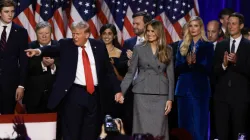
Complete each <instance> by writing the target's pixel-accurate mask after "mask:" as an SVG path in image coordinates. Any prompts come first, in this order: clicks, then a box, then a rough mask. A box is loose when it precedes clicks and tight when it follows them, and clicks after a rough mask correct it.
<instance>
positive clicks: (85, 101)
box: [61, 85, 101, 140]
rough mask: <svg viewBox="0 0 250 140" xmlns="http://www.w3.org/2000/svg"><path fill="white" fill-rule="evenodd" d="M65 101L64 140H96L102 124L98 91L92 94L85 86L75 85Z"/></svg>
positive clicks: (62, 116)
mask: <svg viewBox="0 0 250 140" xmlns="http://www.w3.org/2000/svg"><path fill="white" fill-rule="evenodd" d="M96 89H97V88H96ZM63 102H64V103H63V107H62V115H61V119H62V134H63V140H96V139H97V138H98V135H99V132H100V125H101V124H100V118H98V117H99V103H98V102H99V99H98V91H95V92H94V93H93V94H92V95H91V94H89V93H87V92H86V89H85V88H83V87H80V86H78V85H73V86H72V87H71V89H70V91H69V92H68V94H67V96H66V97H65V99H64V101H63Z"/></svg>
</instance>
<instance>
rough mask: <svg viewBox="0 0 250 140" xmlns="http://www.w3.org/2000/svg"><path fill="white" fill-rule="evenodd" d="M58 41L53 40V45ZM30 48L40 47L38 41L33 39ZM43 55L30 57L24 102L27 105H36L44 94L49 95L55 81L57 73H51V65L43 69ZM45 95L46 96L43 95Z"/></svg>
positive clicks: (56, 61)
mask: <svg viewBox="0 0 250 140" xmlns="http://www.w3.org/2000/svg"><path fill="white" fill-rule="evenodd" d="M57 44H58V43H57V41H54V40H52V41H51V45H57ZM29 48H31V49H37V48H40V44H39V42H38V41H33V42H31V43H30V44H29ZM42 60H43V57H42V56H35V57H32V58H30V59H29V63H28V75H27V84H26V89H25V94H24V99H23V102H24V103H25V104H26V105H32V106H36V105H38V103H39V102H40V100H41V98H42V97H44V96H49V94H50V92H51V90H52V86H53V83H54V81H55V74H53V75H52V74H51V70H50V67H47V71H43V68H42V65H41V62H42ZM55 65H56V70H58V59H56V58H55ZM43 95H44V96H43Z"/></svg>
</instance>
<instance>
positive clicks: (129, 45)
mask: <svg viewBox="0 0 250 140" xmlns="http://www.w3.org/2000/svg"><path fill="white" fill-rule="evenodd" d="M136 41H137V37H132V38H130V39H127V40H125V41H124V44H123V48H122V53H121V56H120V62H119V65H118V66H117V69H118V71H119V73H120V74H121V75H122V76H123V77H124V76H125V75H126V73H127V71H128V65H127V63H128V60H129V59H128V57H127V53H126V52H127V50H131V51H133V49H134V46H135V44H136Z"/></svg>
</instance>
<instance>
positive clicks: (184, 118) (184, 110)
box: [177, 96, 209, 140]
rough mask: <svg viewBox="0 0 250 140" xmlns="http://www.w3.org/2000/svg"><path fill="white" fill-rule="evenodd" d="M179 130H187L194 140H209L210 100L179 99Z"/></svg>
mask: <svg viewBox="0 0 250 140" xmlns="http://www.w3.org/2000/svg"><path fill="white" fill-rule="evenodd" d="M177 104H178V123H179V128H184V129H186V130H187V131H188V132H189V133H190V134H191V135H192V137H193V140H207V139H208V136H207V133H208V115H209V98H205V97H204V98H195V97H180V96H179V97H177Z"/></svg>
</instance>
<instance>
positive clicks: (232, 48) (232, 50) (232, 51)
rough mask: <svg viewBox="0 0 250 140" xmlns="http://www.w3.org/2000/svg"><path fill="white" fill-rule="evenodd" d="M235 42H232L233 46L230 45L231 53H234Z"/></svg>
mask: <svg viewBox="0 0 250 140" xmlns="http://www.w3.org/2000/svg"><path fill="white" fill-rule="evenodd" d="M235 42H236V41H235V40H233V44H232V47H231V53H235Z"/></svg>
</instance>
